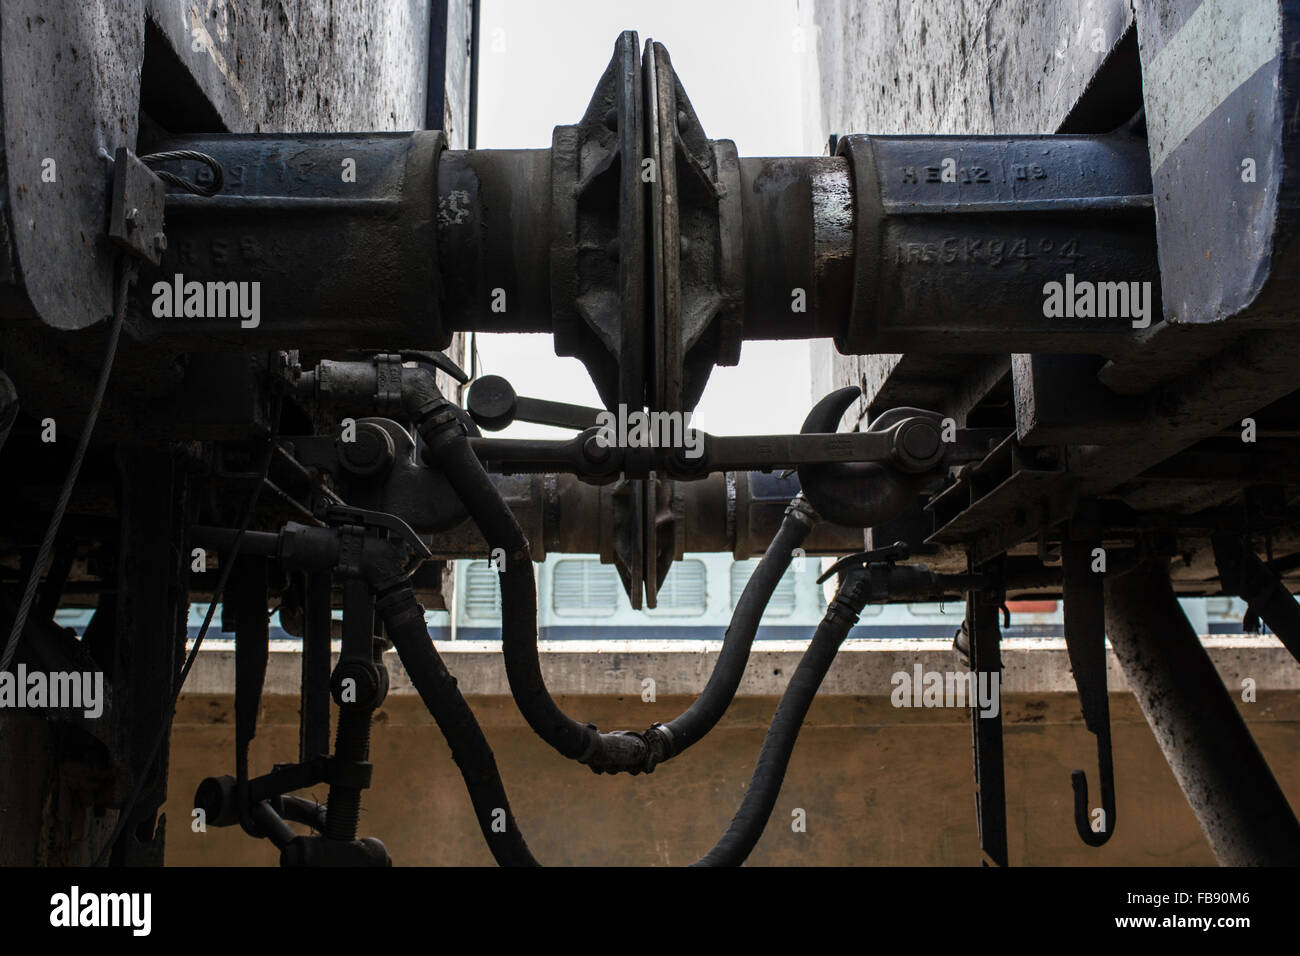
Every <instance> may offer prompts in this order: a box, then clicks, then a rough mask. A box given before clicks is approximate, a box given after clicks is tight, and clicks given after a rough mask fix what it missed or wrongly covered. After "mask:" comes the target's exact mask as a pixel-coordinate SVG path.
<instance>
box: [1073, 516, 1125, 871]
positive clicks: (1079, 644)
mask: <svg viewBox="0 0 1300 956" xmlns="http://www.w3.org/2000/svg"><path fill="white" fill-rule="evenodd" d="M1074 531H1076V529H1075V528H1071V529H1070V530H1069V531H1067V534H1066V535H1065V538H1066V540H1065V541H1063V542H1062V545H1061V559H1062V564H1063V565H1064V582H1063V583H1064V588H1063V597H1064V599H1065V646H1066V648H1067V650H1068V651H1069V654H1070V667H1071V669H1072V670H1073V671H1074V684H1075V687H1077V688H1078V691H1079V704H1080V706H1081V707H1082V709H1083V723H1084V726H1086V727H1087V728H1088V730H1089V731H1090V732H1091V733H1092V734H1093V735H1095V736H1096V738H1097V765H1098V771H1099V776H1100V778H1101V814H1102V818H1101V829H1099V830H1094V829H1093V827H1092V820H1091V819H1090V818H1091V816H1092V811H1091V807H1090V805H1089V802H1088V777H1087V774H1085V773H1084V772H1083V771H1082V770H1075V771H1072V772H1071V773H1070V786H1071V787H1072V788H1073V790H1074V828H1075V829H1076V830H1077V831H1078V832H1079V839H1081V840H1083V842H1084V843H1086V844H1088V846H1101V845H1102V844H1103V843H1105V842H1106V841H1107V840H1109V839H1110V837H1111V834H1112V833H1114V832H1115V768H1114V763H1113V761H1112V759H1111V749H1110V702H1109V700H1108V698H1107V695H1106V603H1105V601H1106V598H1105V589H1104V585H1103V583H1102V580H1103V579H1102V575H1101V574H1099V573H1094V572H1093V570H1092V568H1091V558H1092V550H1093V548H1094V547H1097V546H1099V544H1100V542H1099V541H1097V540H1095V539H1093V538H1092V537H1091V536H1086V537H1085V536H1084V535H1079V534H1076V533H1071V532H1074Z"/></svg>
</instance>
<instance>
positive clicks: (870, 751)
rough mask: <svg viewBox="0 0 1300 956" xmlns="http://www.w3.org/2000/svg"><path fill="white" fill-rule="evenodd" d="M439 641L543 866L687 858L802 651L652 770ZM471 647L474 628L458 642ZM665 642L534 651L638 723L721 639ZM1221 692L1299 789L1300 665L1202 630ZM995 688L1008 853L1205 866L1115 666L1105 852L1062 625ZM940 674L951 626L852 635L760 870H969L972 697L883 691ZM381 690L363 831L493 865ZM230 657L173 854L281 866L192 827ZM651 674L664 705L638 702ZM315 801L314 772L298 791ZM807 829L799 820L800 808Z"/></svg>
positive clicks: (278, 689) (692, 684)
mask: <svg viewBox="0 0 1300 956" xmlns="http://www.w3.org/2000/svg"><path fill="white" fill-rule="evenodd" d="M457 643H459V642H448V643H444V644H441V645H440V650H441V651H442V653H443V656H444V658H445V659H446V660H447V662H448V666H449V668H450V669H451V670H452V672H453V673H455V674H456V675H457V677H458V679H459V682H460V686H461V687H462V689H463V690H464V691H465V693H466V695H467V697H468V698H469V701H470V705H471V706H472V707H473V708H474V710H475V712H476V713H477V715H478V719H479V721H480V723H481V724H482V725H483V728H484V732H485V734H486V735H487V737H488V740H489V742H490V743H491V745H492V748H493V750H494V751H495V753H496V759H497V764H498V766H499V767H500V769H501V773H502V777H503V779H504V781H505V784H506V789H507V792H508V793H509V795H510V799H511V805H512V809H513V810H514V813H515V816H516V817H517V819H518V820H519V824H520V827H521V829H522V831H523V833H524V836H525V839H527V841H528V843H529V846H530V847H531V848H532V849H533V852H534V854H535V855H536V856H537V857H538V858H539V859H540V860H541V861H542V862H543V863H547V864H554V865H669V866H676V865H682V864H685V863H689V862H691V861H693V860H695V859H696V858H698V857H699V856H700V855H701V854H702V853H703V852H704V851H705V850H707V849H708V848H709V847H710V846H711V845H712V843H713V841H715V840H716V839H717V838H718V836H720V835H721V834H722V832H723V831H724V830H725V828H726V826H727V824H728V822H729V821H730V819H731V816H732V814H733V813H734V811H735V809H736V807H737V806H738V805H739V801H740V799H741V797H742V796H743V793H744V789H745V787H746V786H747V784H748V780H749V775H750V773H751V771H752V770H753V764H754V760H755V759H756V757H757V755H758V750H759V747H760V746H761V743H762V739H763V735H764V733H765V732H766V729H767V725H768V722H769V721H770V719H771V716H772V712H773V710H774V708H775V705H776V699H777V696H778V695H779V693H780V691H781V690H782V689H783V688H784V685H785V682H786V681H787V680H788V679H789V675H790V673H791V672H792V670H793V667H794V665H795V663H796V662H797V659H798V656H799V651H798V650H797V649H796V648H795V647H794V646H786V645H781V646H777V647H772V648H766V647H760V648H759V649H757V650H756V651H755V652H754V655H753V657H752V658H751V661H750V665H749V669H748V674H747V677H746V680H745V683H744V684H743V685H742V688H741V692H742V696H741V697H739V698H738V699H737V700H736V702H735V703H734V704H733V705H732V707H731V708H730V710H729V711H728V713H727V716H726V718H725V719H724V720H723V722H722V723H721V724H720V725H719V727H718V728H717V729H716V730H715V731H714V732H713V733H712V734H711V735H710V736H709V737H707V738H705V739H704V740H703V741H702V742H701V743H699V744H698V745H696V746H695V747H694V748H693V749H692V750H690V751H689V752H688V753H687V754H685V755H683V756H681V757H679V758H678V759H677V760H675V761H673V762H671V763H669V764H666V765H664V766H662V767H660V768H659V769H657V770H656V771H655V772H654V773H653V774H651V775H649V776H640V777H626V776H620V777H608V776H600V777H597V776H594V775H593V774H592V773H591V771H589V770H588V769H587V768H585V767H582V766H580V765H578V764H575V763H571V762H569V761H566V760H564V759H563V758H561V757H560V756H558V755H557V754H555V753H554V752H553V751H551V750H550V749H549V748H548V747H547V746H546V745H545V744H544V743H542V741H541V740H540V739H539V738H537V737H536V736H535V735H534V734H533V732H532V731H531V730H530V729H529V728H528V727H527V726H526V725H525V724H524V722H523V719H522V718H521V717H520V716H519V713H518V711H517V709H516V708H515V706H514V703H513V701H511V700H510V699H509V697H508V696H507V694H506V684H505V676H504V669H503V666H502V661H501V658H500V655H499V652H498V651H497V649H496V647H495V646H494V645H488V644H475V645H472V646H467V647H464V648H458V647H457ZM466 643H468V642H466ZM675 643H677V644H679V645H688V646H687V649H685V650H676V651H668V650H665V649H663V648H662V647H659V648H654V647H650V648H646V649H641V650H638V649H637V647H636V645H605V646H603V647H589V646H581V647H579V646H573V642H560V643H556V644H550V645H548V646H546V649H545V650H544V651H543V669H544V672H545V674H546V676H547V679H548V682H549V683H550V685H551V687H552V689H553V690H554V691H555V692H556V693H557V696H558V697H559V698H560V702H561V706H562V707H563V708H564V709H565V710H566V711H567V712H568V713H569V714H571V715H573V716H575V717H578V718H581V719H584V720H589V721H591V722H593V723H595V724H596V725H597V726H599V727H601V728H602V729H616V728H625V729H637V730H640V729H643V728H644V727H646V726H648V725H649V724H650V723H651V722H653V721H656V720H666V719H670V718H671V717H673V716H675V715H676V714H678V713H680V712H681V710H682V709H683V708H684V707H685V706H686V705H687V704H688V703H689V701H690V700H691V699H692V698H693V696H694V695H695V694H696V693H698V691H699V689H700V688H701V687H702V686H703V683H704V679H705V678H706V677H707V674H708V672H709V670H710V669H711V667H712V662H713V660H714V654H715V653H716V648H717V645H716V644H713V645H709V646H708V647H694V646H693V643H691V642H675ZM1206 643H1207V645H1208V646H1209V647H1210V653H1211V656H1212V657H1213V658H1214V660H1215V662H1216V665H1217V666H1218V667H1219V669H1220V673H1221V675H1222V676H1223V677H1224V680H1225V681H1226V682H1227V683H1228V685H1229V687H1234V688H1235V687H1238V686H1240V680H1241V678H1242V677H1243V676H1248V675H1252V674H1275V675H1278V676H1277V677H1275V678H1270V679H1267V680H1263V679H1261V683H1260V690H1259V698H1258V701H1257V702H1255V703H1252V704H1245V703H1240V704H1239V706H1240V707H1241V708H1242V711H1243V713H1244V714H1245V716H1246V719H1247V720H1248V722H1249V723H1250V726H1251V729H1252V731H1253V732H1254V734H1255V738H1256V740H1257V741H1258V742H1259V746H1260V748H1261V749H1262V750H1263V752H1264V754H1265V756H1266V757H1267V758H1268V759H1269V760H1270V763H1271V765H1272V767H1273V770H1274V773H1275V774H1277V776H1278V779H1279V782H1280V783H1281V785H1282V788H1283V790H1284V791H1285V792H1286V793H1287V795H1288V796H1289V798H1290V799H1291V801H1292V803H1293V804H1295V805H1300V766H1297V764H1296V762H1295V760H1294V756H1295V754H1296V752H1297V750H1300V668H1296V667H1295V666H1294V662H1291V664H1292V666H1291V668H1290V669H1287V668H1285V667H1284V666H1282V665H1283V662H1284V659H1285V660H1289V658H1288V657H1287V656H1286V652H1285V650H1283V649H1282V648H1281V645H1280V644H1279V643H1278V642H1277V641H1275V640H1272V639H1271V638H1262V639H1261V638H1249V639H1247V638H1208V639H1206ZM1004 655H1005V661H1006V677H1005V684H1004V688H1005V692H1006V696H1005V698H1004V701H1003V706H1004V718H1005V721H1006V723H1005V727H1006V770H1007V798H1008V813H1007V816H1008V825H1009V851H1010V857H1011V863H1012V864H1013V865H1062V864H1078V865H1174V864H1179V865H1182V864H1186V865H1213V864H1214V857H1213V855H1212V854H1211V852H1210V849H1209V846H1208V845H1207V843H1206V841H1205V838H1204V837H1203V836H1202V834H1201V832H1200V829H1199V827H1198V825H1197V822H1196V819H1195V817H1194V816H1193V815H1192V812H1191V810H1190V809H1189V808H1188V806H1187V803H1186V801H1185V800H1184V799H1183V796H1182V793H1181V792H1180V790H1179V789H1178V785H1177V783H1176V782H1175V780H1174V778H1173V775H1172V773H1171V772H1170V771H1169V769H1168V766H1167V765H1166V763H1165V761H1164V758H1163V757H1162V756H1161V753H1160V750H1159V748H1158V747H1157V746H1156V743H1155V741H1154V739H1153V737H1152V735H1151V732H1150V730H1149V729H1148V727H1147V725H1146V722H1145V720H1144V719H1143V717H1142V715H1141V713H1140V711H1139V710H1138V708H1137V705H1136V702H1135V701H1134V700H1133V698H1132V696H1131V695H1129V694H1128V693H1127V692H1126V691H1125V690H1124V686H1125V685H1124V682H1123V677H1122V675H1120V673H1119V670H1118V667H1117V666H1116V664H1115V661H1114V659H1113V658H1112V659H1111V661H1110V687H1111V690H1112V694H1111V714H1112V724H1113V734H1114V750H1115V760H1116V764H1115V775H1116V780H1117V791H1118V800H1119V803H1118V809H1117V815H1118V821H1117V827H1116V833H1115V836H1114V838H1113V839H1112V840H1111V841H1110V842H1109V843H1108V844H1107V845H1106V846H1104V847H1102V848H1100V849H1090V848H1088V847H1085V846H1084V845H1083V844H1082V843H1081V842H1080V841H1079V839H1078V837H1077V836H1076V835H1075V832H1074V825H1073V818H1072V794H1071V790H1070V781H1069V777H1070V771H1071V770H1073V769H1076V768H1083V769H1086V770H1088V771H1089V773H1090V776H1091V777H1092V778H1094V779H1095V775H1096V770H1095V767H1096V764H1095V760H1096V756H1095V749H1094V744H1093V738H1092V737H1091V735H1089V734H1088V733H1087V732H1086V731H1085V730H1084V729H1083V725H1082V721H1081V718H1080V714H1079V707H1078V701H1077V698H1076V697H1075V696H1074V694H1073V687H1072V685H1071V683H1070V679H1069V671H1068V661H1067V659H1066V655H1065V651H1064V647H1063V642H1061V641H1034V640H1022V639H1016V640H1008V641H1006V642H1004ZM916 664H920V665H921V666H922V669H923V670H932V669H933V670H951V669H954V668H956V667H958V666H959V665H957V664H956V662H955V659H954V657H953V654H952V652H951V650H950V648H949V647H948V645H947V642H943V641H859V642H854V644H853V645H851V646H848V647H846V649H845V650H844V651H843V652H842V653H841V655H840V658H839V659H838V660H837V661H836V663H835V665H834V667H833V668H832V670H831V672H830V674H829V675H828V676H827V680H826V683H825V685H824V686H823V692H822V694H820V695H819V696H818V698H817V700H816V701H815V702H814V704H813V707H812V710H811V712H810V713H809V716H808V720H807V722H806V723H805V725H804V728H803V731H802V733H801V734H800V737H799V743H798V746H797V748H796V750H795V753H794V757H793V759H792V761H791V764H790V770H789V773H788V774H787V777H786V780H785V785H784V787H783V788H782V791H781V795H780V798H779V800H778V802H777V806H776V810H775V812H774V814H773V817H772V821H771V823H770V824H769V826H768V828H767V831H766V832H765V834H764V836H763V838H762V840H761V841H760V842H759V844H758V847H757V849H756V850H755V852H754V854H753V856H752V857H751V862H752V863H754V864H759V865H787V864H793V865H873V866H877V865H967V866H973V865H978V863H979V858H980V857H979V849H978V840H977V838H976V832H975V812H974V800H973V785H972V777H971V762H970V761H971V754H970V722H969V719H968V717H967V711H965V710H953V709H913V708H906V709H904V708H895V707H894V706H892V705H891V703H890V699H889V693H890V691H891V690H892V686H893V685H892V684H891V681H890V678H891V675H892V674H893V673H895V672H897V671H900V670H906V671H909V672H910V671H911V670H912V668H913V667H914V666H915V665H916ZM296 666H297V656H296V654H295V653H294V652H293V651H292V650H290V649H288V648H286V647H280V648H277V650H276V652H275V653H273V654H272V663H271V667H270V671H269V673H268V694H267V696H266V698H265V702H264V706H263V710H262V717H261V725H260V732H259V734H258V737H257V738H256V740H255V741H254V743H253V749H252V764H253V772H254V773H255V774H256V773H264V772H266V771H268V770H269V769H270V768H271V765H272V763H274V762H276V761H289V760H294V759H296V756H297V754H296V752H297V720H298V708H297V700H296V697H294V696H292V695H291V693H290V692H291V691H292V688H293V686H294V682H295V680H296V676H295V675H296V671H295V668H296ZM389 666H390V670H391V671H393V672H394V680H393V692H392V694H391V696H390V697H389V699H388V701H387V702H386V703H385V705H384V707H383V708H382V710H381V711H380V712H379V714H378V716H377V718H376V726H375V730H374V738H373V740H374V743H373V749H372V761H373V763H374V765H375V772H374V787H373V789H372V790H370V791H368V792H367V794H366V796H365V799H364V800H363V808H364V812H363V814H362V825H361V831H362V833H363V834H364V835H373V836H377V837H379V838H380V839H382V840H383V841H384V842H385V845H386V846H387V847H388V849H389V852H390V853H391V854H392V856H393V858H394V861H395V863H397V864H398V865H439V866H444V865H490V864H491V863H492V859H491V857H490V855H489V854H488V851H487V849H486V847H485V846H484V843H483V840H482V837H481V836H480V834H479V833H478V829H477V825H476V823H475V821H474V818H473V813H472V808H471V806H470V802H469V798H468V797H467V796H466V794H465V790H464V786H463V784H462V782H461V780H460V776H459V774H458V773H457V771H456V768H455V765H454V764H453V763H452V761H451V758H450V753H449V751H448V749H447V746H446V744H445V743H444V742H443V740H442V737H441V735H440V734H439V733H438V730H437V727H436V726H435V725H434V724H433V722H432V720H431V719H430V718H429V717H428V715H427V714H426V713H425V712H424V709H423V707H422V706H421V704H420V701H419V699H418V698H416V697H414V696H413V695H412V693H411V689H410V686H409V683H408V681H407V679H406V676H405V674H404V673H403V672H402V671H401V668H400V664H398V663H397V662H396V661H391V662H390V665H389ZM232 673H233V655H232V654H231V653H230V651H229V650H228V649H219V650H215V651H212V652H204V654H202V655H201V660H200V664H199V666H198V667H196V669H195V672H194V674H193V675H192V676H191V681H190V683H189V684H188V685H187V690H189V691H190V692H188V693H186V694H185V695H184V696H183V697H182V699H181V706H180V709H179V711H178V713H177V717H176V727H175V733H174V735H173V738H172V750H171V753H172V778H171V788H170V793H171V799H170V801H169V803H168V805H167V807H166V812H167V818H168V835H167V863H168V864H169V865H205V866H206V865H275V864H276V862H277V860H278V855H277V852H276V851H275V849H274V848H273V847H271V846H270V844H268V843H266V842H265V841H256V840H253V839H252V838H250V837H247V836H245V835H244V834H243V833H242V832H240V831H238V829H237V828H236V829H234V830H220V829H211V828H210V829H208V830H207V832H205V833H196V832H193V831H192V830H191V829H190V828H189V827H188V826H187V823H188V822H189V820H190V808H191V806H192V804H191V802H190V797H191V795H192V793H193V791H194V788H195V787H196V786H197V785H198V783H199V781H200V780H201V779H202V778H203V777H205V776H208V775H211V774H220V773H229V772H231V768H232V767H233V750H234V725H233V719H234V704H233V697H232V696H231V695H230V693H228V692H225V693H222V692H220V691H221V690H222V689H223V688H225V689H227V691H228V689H229V687H230V686H231V685H230V679H231V678H230V675H231V674H232ZM650 675H653V676H655V678H656V682H657V687H656V689H657V691H658V694H657V700H656V701H655V702H653V703H646V702H643V701H642V699H641V695H640V688H641V686H642V684H641V681H642V679H643V678H644V677H646V676H650ZM312 793H313V795H315V796H316V797H317V798H319V799H321V800H322V801H323V800H324V797H325V794H326V788H324V787H318V788H316V789H315V790H314V791H312ZM796 808H802V809H803V810H804V811H805V813H806V820H807V830H806V832H803V833H796V832H793V831H792V827H791V822H792V820H793V817H792V811H793V810H795V809H796Z"/></svg>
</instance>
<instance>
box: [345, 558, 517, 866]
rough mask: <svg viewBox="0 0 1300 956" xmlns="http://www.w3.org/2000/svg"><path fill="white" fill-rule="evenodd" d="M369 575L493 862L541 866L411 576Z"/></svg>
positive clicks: (379, 571) (387, 568)
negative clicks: (439, 648)
mask: <svg viewBox="0 0 1300 956" xmlns="http://www.w3.org/2000/svg"><path fill="white" fill-rule="evenodd" d="M368 576H369V578H370V581H369V583H370V584H371V588H372V590H373V591H374V592H375V598H376V599H375V610H376V611H377V612H378V613H379V616H380V618H381V619H382V620H383V622H384V629H385V632H386V633H387V634H388V637H389V639H390V640H392V642H393V646H394V647H395V648H397V656H398V657H400V658H401V661H402V666H403V667H405V668H406V673H407V674H408V675H409V676H410V678H411V683H412V684H413V685H414V686H415V689H416V692H417V693H419V695H420V699H421V700H423V701H424V706H425V707H426V708H428V710H429V713H430V714H432V715H433V719H434V720H435V721H436V722H437V724H438V729H439V730H441V731H442V735H443V737H444V738H445V739H446V741H447V745H448V746H449V747H450V748H451V756H452V759H453V760H454V761H455V762H456V766H457V767H458V768H459V769H460V773H461V776H462V777H463V778H464V780H465V788H466V790H468V791H469V797H470V801H471V803H473V805H474V815H475V816H476V817H477V818H478V824H479V829H480V830H481V831H482V833H483V838H484V839H485V840H487V844H488V849H489V850H491V852H492V856H493V858H495V859H496V861H497V863H498V864H500V865H501V866H537V865H538V863H537V860H535V859H534V858H533V855H532V853H531V852H530V851H529V849H528V844H527V843H525V842H524V838H523V835H522V834H521V833H520V832H519V826H518V824H517V823H516V822H515V818H514V815H513V814H512V813H511V812H510V802H509V800H508V799H507V798H506V790H505V786H504V784H502V782H501V774H500V771H498V770H497V764H496V758H495V757H494V756H493V755H492V747H491V746H490V745H489V744H488V742H487V738H486V737H484V736H483V730H482V728H481V727H479V724H478V720H477V719H475V717H474V712H473V711H472V710H470V707H469V704H468V703H466V701H465V697H464V696H463V695H462V694H461V692H460V689H459V688H458V687H457V686H456V678H455V677H453V676H452V675H451V674H450V673H449V672H448V670H447V666H446V665H445V664H444V663H443V661H442V658H441V657H440V656H439V654H438V651H437V649H436V648H435V647H434V646H433V641H431V640H430V639H429V629H428V626H427V625H426V624H425V622H424V608H423V607H421V606H420V603H419V602H418V601H416V599H415V594H414V592H413V591H412V590H411V583H410V579H409V578H408V577H407V575H406V572H405V571H403V570H402V568H401V567H400V566H399V565H398V564H397V562H396V560H394V561H392V562H391V564H389V563H388V562H385V563H384V564H383V565H381V566H379V567H376V568H373V569H371V570H370V572H369V574H368ZM503 816H504V820H503V819H502V817H503ZM502 823H504V825H505V828H504V830H502V829H501V827H500V824H502Z"/></svg>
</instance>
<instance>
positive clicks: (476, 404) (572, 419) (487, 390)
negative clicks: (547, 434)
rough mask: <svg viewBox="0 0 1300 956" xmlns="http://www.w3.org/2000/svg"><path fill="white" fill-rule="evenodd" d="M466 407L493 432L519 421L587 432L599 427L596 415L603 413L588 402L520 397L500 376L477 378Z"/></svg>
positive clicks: (478, 422)
mask: <svg viewBox="0 0 1300 956" xmlns="http://www.w3.org/2000/svg"><path fill="white" fill-rule="evenodd" d="M465 410H466V411H468V412H469V415H470V417H471V418H472V419H474V422H475V423H476V424H477V425H478V426H479V427H480V428H484V429H486V430H487V431H490V432H499V431H501V429H503V428H505V427H507V426H508V425H510V424H511V423H512V422H515V421H521V422H531V423H532V424H534V425H554V426H555V427H556V428H576V429H577V430H578V431H584V430H585V429H588V428H595V427H596V426H597V421H596V416H598V415H599V414H600V409H598V408H588V407H587V406H585V405H569V404H568V403H566V402H550V401H546V400H545V399H541V398H520V397H519V395H518V394H516V393H515V389H514V386H513V385H511V384H510V383H509V382H508V381H506V380H505V379H504V378H502V377H501V376H500V375H484V376H483V377H481V378H477V379H475V380H474V384H473V385H471V386H470V387H469V393H468V394H467V395H466V396H465Z"/></svg>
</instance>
